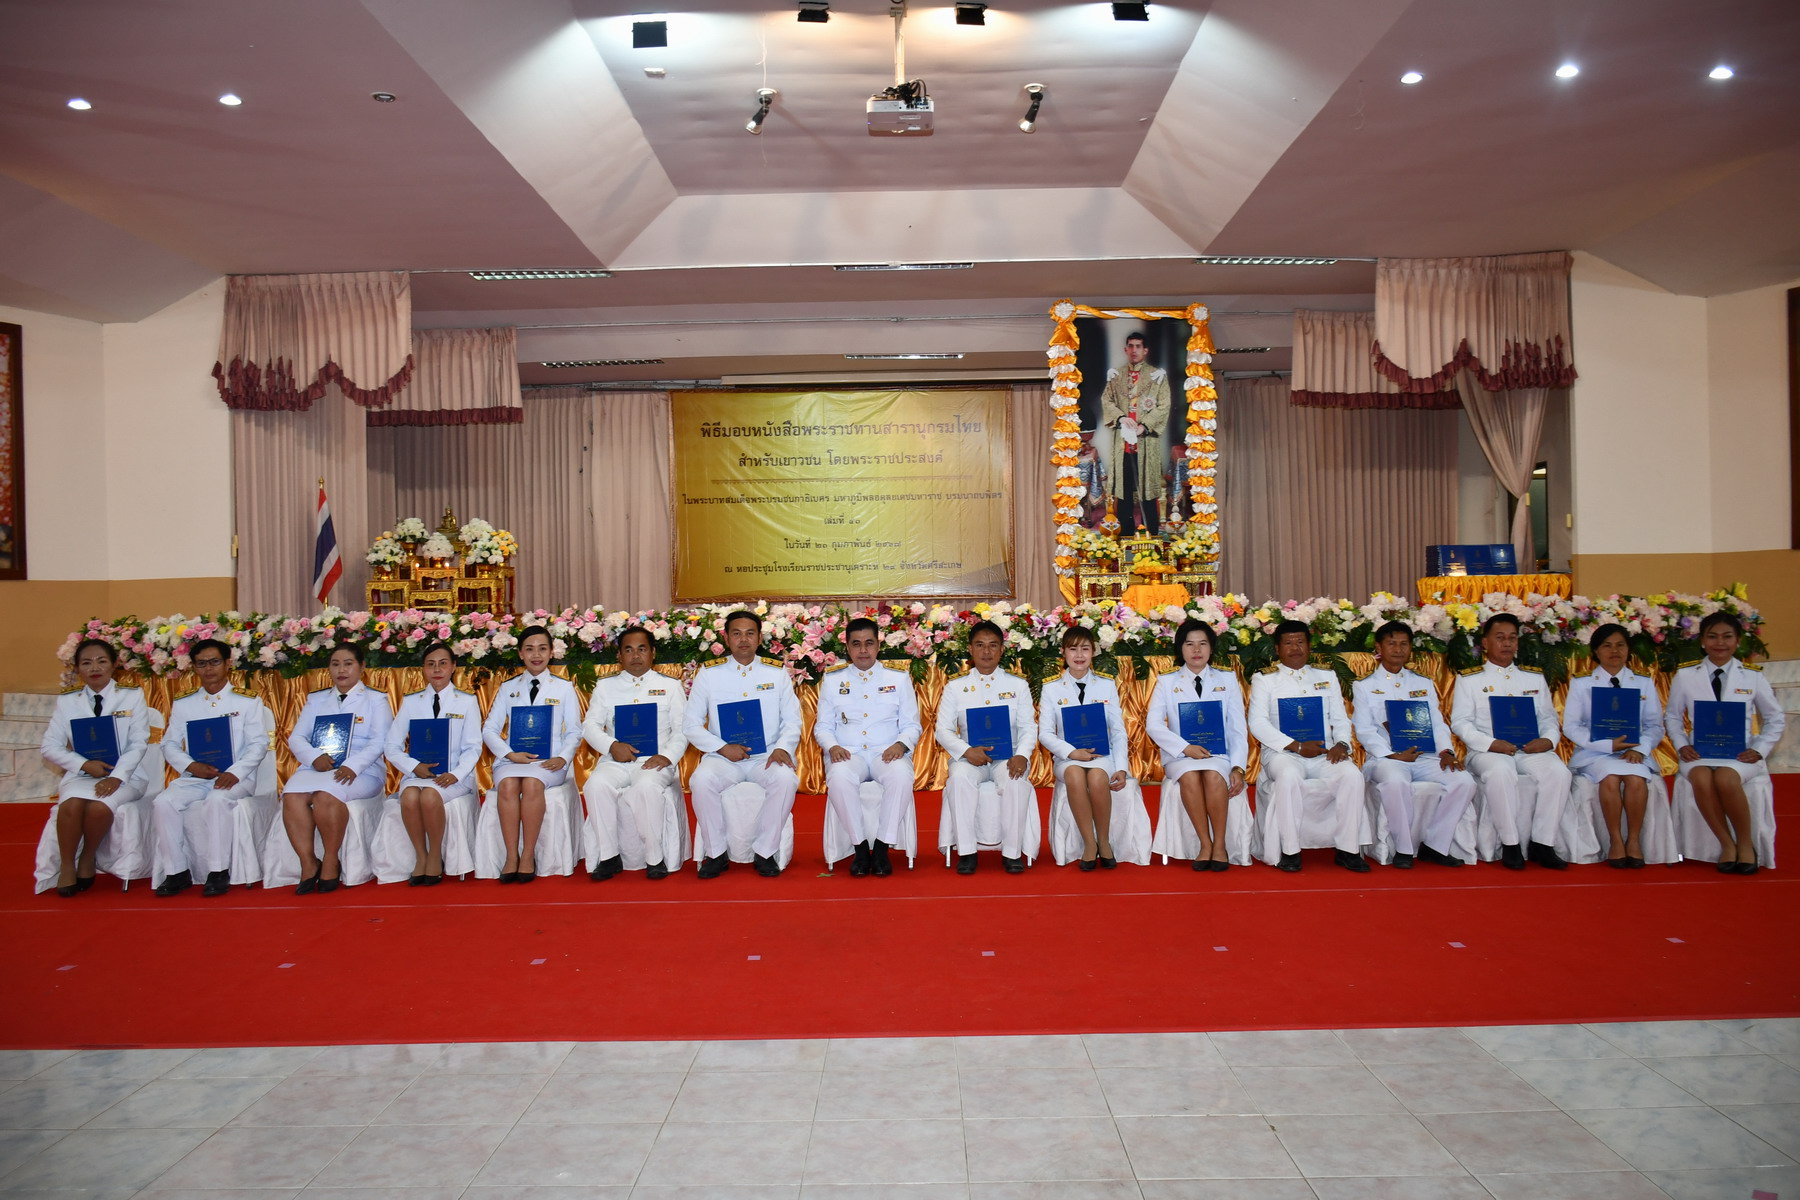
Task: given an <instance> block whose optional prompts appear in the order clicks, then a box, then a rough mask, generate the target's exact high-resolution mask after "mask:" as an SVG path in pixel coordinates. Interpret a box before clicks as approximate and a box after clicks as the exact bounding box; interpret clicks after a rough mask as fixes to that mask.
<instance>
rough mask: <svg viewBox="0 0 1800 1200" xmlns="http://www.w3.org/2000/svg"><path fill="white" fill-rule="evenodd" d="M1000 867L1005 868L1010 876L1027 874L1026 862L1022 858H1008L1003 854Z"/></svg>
mask: <svg viewBox="0 0 1800 1200" xmlns="http://www.w3.org/2000/svg"><path fill="white" fill-rule="evenodd" d="M1000 865H1001V866H1002V867H1003V868H1005V870H1006V873H1007V874H1008V875H1023V874H1024V873H1025V860H1024V859H1022V858H1007V857H1006V856H1005V855H1004V854H1003V855H1001V856H1000Z"/></svg>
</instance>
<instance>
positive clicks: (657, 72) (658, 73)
mask: <svg viewBox="0 0 1800 1200" xmlns="http://www.w3.org/2000/svg"><path fill="white" fill-rule="evenodd" d="M668 73H669V69H668V68H667V67H645V68H644V74H645V75H647V76H649V77H650V78H651V79H661V78H663V77H664V76H665V75H667V74H668Z"/></svg>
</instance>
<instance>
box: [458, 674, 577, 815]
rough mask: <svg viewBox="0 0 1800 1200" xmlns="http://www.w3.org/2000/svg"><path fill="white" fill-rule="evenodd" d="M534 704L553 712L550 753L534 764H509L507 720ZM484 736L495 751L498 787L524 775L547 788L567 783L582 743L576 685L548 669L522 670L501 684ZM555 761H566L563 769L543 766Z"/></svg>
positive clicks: (489, 712) (495, 770) (484, 739)
mask: <svg viewBox="0 0 1800 1200" xmlns="http://www.w3.org/2000/svg"><path fill="white" fill-rule="evenodd" d="M534 704H548V705H549V706H550V707H551V709H552V710H553V711H552V715H553V716H554V717H555V721H554V722H553V723H552V725H551V727H550V753H549V754H547V755H545V756H544V757H543V758H541V759H538V760H537V761H535V762H523V763H516V762H508V761H507V760H506V756H507V755H508V754H511V753H512V752H513V748H512V746H511V745H510V744H509V743H508V741H507V725H506V723H507V720H508V718H509V717H510V716H511V715H512V710H513V709H514V708H515V707H518V708H526V707H530V706H531V705H534ZM481 736H482V740H483V741H485V742H486V743H487V748H488V749H489V750H492V751H493V752H494V785H495V786H496V787H498V786H499V784H500V781H501V780H503V779H514V778H518V777H521V776H522V777H524V778H526V779H536V780H539V781H540V782H542V783H543V785H544V786H545V787H555V786H556V785H557V784H559V783H566V782H568V779H569V769H570V767H571V766H572V765H573V763H574V761H575V748H576V747H577V746H579V745H580V744H581V697H580V695H579V694H577V693H576V691H575V685H574V684H572V683H570V682H569V681H568V680H566V679H564V678H563V677H562V676H560V675H553V674H551V672H550V668H549V667H545V668H544V671H543V674H541V675H532V674H531V673H529V672H527V671H521V672H519V673H518V674H517V675H514V676H513V677H512V678H511V679H509V680H507V681H506V682H505V683H503V684H501V685H500V694H499V695H497V696H495V697H494V707H493V708H491V709H489V710H488V715H487V721H486V723H485V724H483V725H482V727H481ZM552 758H560V759H562V760H563V764H562V766H561V767H560V768H559V769H557V770H555V771H551V770H547V769H546V768H545V767H544V762H545V761H546V760H548V759H552Z"/></svg>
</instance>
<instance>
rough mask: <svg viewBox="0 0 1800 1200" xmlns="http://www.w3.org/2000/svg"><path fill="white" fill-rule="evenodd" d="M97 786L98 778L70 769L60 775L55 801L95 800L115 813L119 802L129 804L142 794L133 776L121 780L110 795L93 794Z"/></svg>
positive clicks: (141, 787)
mask: <svg viewBox="0 0 1800 1200" xmlns="http://www.w3.org/2000/svg"><path fill="white" fill-rule="evenodd" d="M104 778H107V779H111V778H112V776H110V775H107V776H104ZM159 778H160V776H159ZM99 786H100V780H98V779H95V778H94V777H93V776H92V775H89V774H87V773H86V772H85V771H70V772H68V773H67V774H65V775H64V776H63V777H62V782H61V783H59V784H57V785H56V802H57V803H58V804H60V803H62V802H63V801H64V800H72V799H76V798H78V797H79V798H80V799H82V800H94V801H97V802H99V803H101V804H104V805H106V807H108V808H110V809H112V810H113V812H114V813H117V812H118V811H119V806H120V805H121V804H130V803H131V802H132V801H133V800H136V799H137V798H138V797H140V796H142V795H143V794H144V788H143V785H142V784H140V783H139V782H138V781H137V780H136V779H135V778H133V779H127V780H124V781H123V782H121V783H120V784H119V787H118V790H116V791H115V792H113V794H112V795H110V796H96V795H94V789H95V788H96V787H99Z"/></svg>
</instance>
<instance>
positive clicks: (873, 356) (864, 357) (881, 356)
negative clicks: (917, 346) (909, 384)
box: [844, 354, 962, 360]
mask: <svg viewBox="0 0 1800 1200" xmlns="http://www.w3.org/2000/svg"><path fill="white" fill-rule="evenodd" d="M844 357H845V358H850V359H857V360H867V359H883V360H892V359H900V358H961V357H962V355H961V354H846V355H844Z"/></svg>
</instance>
